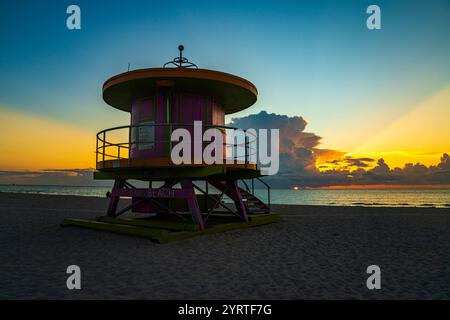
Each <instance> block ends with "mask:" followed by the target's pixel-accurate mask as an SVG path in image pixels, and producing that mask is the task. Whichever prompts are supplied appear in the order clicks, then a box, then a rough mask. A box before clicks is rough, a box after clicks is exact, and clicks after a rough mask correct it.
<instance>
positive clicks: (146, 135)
mask: <svg viewBox="0 0 450 320" xmlns="http://www.w3.org/2000/svg"><path fill="white" fill-rule="evenodd" d="M178 49H179V56H178V57H176V58H175V59H173V60H172V61H170V62H168V63H166V64H164V66H163V67H162V68H149V69H139V70H132V71H127V72H125V73H121V74H118V75H116V76H113V77H111V78H110V79H108V80H107V81H106V82H105V83H104V85H103V99H104V101H105V102H106V103H107V104H108V105H110V106H111V107H113V108H116V109H119V110H122V111H124V112H128V113H130V116H131V123H130V125H125V126H120V127H115V128H110V129H105V130H102V131H100V132H99V133H98V134H97V146H96V169H97V170H96V171H95V172H94V179H103V180H104V179H109V180H114V186H113V188H112V191H111V192H109V193H108V194H107V196H108V197H109V206H108V208H107V212H106V216H104V217H99V218H97V221H96V222H97V223H87V222H86V221H81V220H78V219H68V220H66V221H65V225H78V226H84V227H90V228H95V229H104V230H108V228H109V229H117V228H119V229H120V226H123V225H127V226H128V227H129V226H134V227H141V228H142V227H149V228H153V229H155V228H156V229H158V228H160V229H164V228H166V229H168V230H172V231H187V230H190V231H199V232H204V231H205V230H208V229H211V228H214V227H216V228H217V226H218V225H222V226H223V225H227V226H230V223H231V224H233V223H236V222H239V221H240V224H238V225H239V226H251V225H256V224H261V223H268V222H273V221H277V220H279V216H278V215H275V214H271V212H270V187H269V186H268V185H267V184H266V183H265V182H264V181H263V180H262V179H261V176H262V174H261V171H260V169H259V168H258V165H257V163H256V161H251V155H252V153H253V152H256V151H255V150H254V148H252V145H253V144H252V141H251V140H252V139H251V138H250V139H249V137H252V136H251V135H248V134H247V135H246V137H247V138H246V139H245V140H244V143H243V144H242V143H241V144H239V143H238V142H233V145H231V148H234V149H235V150H238V149H241V150H242V149H243V150H244V152H243V155H242V152H241V153H239V152H235V155H236V158H235V159H234V160H235V161H233V162H232V163H223V164H212V165H208V164H206V163H203V162H202V163H195V164H174V163H173V162H172V160H171V150H172V147H173V145H174V144H175V142H173V141H171V134H172V132H173V131H174V130H176V129H178V128H184V129H187V130H188V131H189V132H191V133H193V131H194V130H195V128H194V121H202V125H203V129H202V130H206V129H208V128H216V129H219V130H221V131H222V132H224V134H225V132H226V130H240V129H237V128H230V127H227V126H225V115H226V114H231V113H235V112H238V111H241V110H244V109H246V108H248V107H250V106H251V105H253V104H254V103H255V101H256V99H257V89H256V87H255V86H254V85H253V84H252V83H251V82H249V81H247V80H245V79H243V78H240V77H238V76H235V75H232V74H228V73H224V72H219V71H213V70H207V69H200V68H198V67H197V66H196V65H195V64H194V63H192V62H190V61H189V60H188V59H186V58H185V57H183V49H184V48H183V46H182V45H180V46H179V47H178ZM240 131H241V132H244V133H245V131H242V130H240ZM228 132H229V131H228ZM256 138H257V137H256V136H255V137H254V139H256ZM224 141H225V140H224ZM202 146H203V147H204V143H203V142H202ZM226 147H230V145H226V143H224V148H226ZM224 162H225V161H224ZM130 180H139V181H144V182H145V184H146V187H145V188H142V187H137V186H136V185H135V184H133V183H132V182H130ZM255 183H259V184H260V187H261V186H262V187H264V188H266V189H267V194H266V195H267V197H266V202H264V201H263V200H261V199H260V198H258V197H257V196H256V195H255ZM141 184H142V183H141ZM213 191H215V192H213ZM224 197H226V198H227V200H228V203H226V202H225V201H224ZM121 199H131V201H129V200H126V201H127V203H128V204H127V205H126V206H125V207H122V208H120V209H119V207H120V203H121ZM129 211H131V212H133V213H139V214H143V215H144V217H143V218H140V219H123V218H122V219H119V218H118V216H119V215H121V214H123V213H125V212H129ZM213 217H214V218H213ZM231 218H233V219H234V220H232V219H231ZM180 223H181V224H180ZM105 224H107V225H108V226H106V225H105ZM174 226H175V227H174ZM148 230H149V229H147V231H148ZM111 231H117V232H122V231H123V230H122V231H121V230H111ZM125 233H127V232H125ZM137 234H139V232H137ZM178 235H180V234H178ZM179 238H181V237H179Z"/></svg>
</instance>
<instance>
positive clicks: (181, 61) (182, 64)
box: [163, 44, 198, 69]
mask: <svg viewBox="0 0 450 320" xmlns="http://www.w3.org/2000/svg"><path fill="white" fill-rule="evenodd" d="M178 50H179V51H180V55H179V56H178V57H176V58H174V59H173V60H172V61H169V62H166V63H165V64H164V65H163V68H166V66H167V65H174V66H175V67H177V68H197V69H198V67H197V65H196V64H195V63H192V62H189V60H188V59H187V58H185V57H183V50H184V46H183V45H182V44H180V45H179V46H178Z"/></svg>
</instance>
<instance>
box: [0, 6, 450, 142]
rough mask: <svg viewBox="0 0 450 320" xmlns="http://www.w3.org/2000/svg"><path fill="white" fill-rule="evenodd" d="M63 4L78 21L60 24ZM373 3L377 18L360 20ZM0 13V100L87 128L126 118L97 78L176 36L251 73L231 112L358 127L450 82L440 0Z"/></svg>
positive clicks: (209, 58) (368, 126) (369, 126)
mask: <svg viewBox="0 0 450 320" xmlns="http://www.w3.org/2000/svg"><path fill="white" fill-rule="evenodd" d="M69 4H77V5H79V6H80V7H81V11H82V30H76V31H70V30H68V29H67V28H66V26H65V23H66V18H67V14H66V8H67V6H68V5H69ZM370 4H377V5H379V6H380V7H381V11H382V29H381V30H375V31H370V30H368V29H367V28H366V19H367V16H368V15H367V14H366V8H367V6H368V5H370ZM0 14H1V22H0V24H1V25H0V38H1V43H2V53H1V59H0V73H1V75H2V77H0V110H14V111H18V112H23V113H26V114H31V115H36V116H39V117H44V118H49V119H53V120H57V121H60V122H61V123H70V124H72V125H75V126H79V127H83V128H88V129H89V130H93V131H96V130H100V129H102V128H105V127H109V126H114V125H120V124H126V123H127V122H128V116H127V115H126V114H124V113H122V112H120V111H116V110H114V109H112V108H108V107H107V106H106V104H105V103H104V102H103V101H102V99H101V87H102V84H103V82H104V81H105V80H106V79H107V78H109V77H110V76H112V75H114V74H117V73H120V72H123V71H126V69H127V65H128V63H130V64H131V68H132V69H136V68H144V67H159V66H162V64H163V63H164V62H166V61H168V60H171V59H172V58H173V57H174V56H176V55H177V51H176V47H177V45H178V44H180V43H182V44H184V45H185V47H186V50H185V55H186V56H187V57H188V58H189V59H190V60H192V61H193V62H195V63H197V64H198V65H199V66H200V67H202V68H210V69H216V70H221V71H225V72H230V73H234V74H237V75H240V76H243V77H245V78H247V79H249V80H250V81H252V82H253V83H255V85H256V86H257V87H258V89H259V99H258V102H257V103H256V104H255V105H254V106H253V107H251V108H250V109H248V110H246V111H244V112H241V113H240V114H237V116H244V115H247V114H249V113H256V112H259V111H261V110H267V111H268V112H276V113H281V114H287V115H290V116H293V115H301V116H303V117H305V118H306V119H307V121H308V123H309V126H308V129H309V130H312V131H314V132H317V133H318V134H320V135H322V136H325V137H331V136H333V135H334V134H336V130H337V131H339V130H340V129H339V128H341V127H350V128H352V127H355V128H358V125H359V124H362V123H363V124H364V125H363V127H364V128H363V129H364V130H361V131H362V132H360V133H359V134H360V135H361V137H362V138H364V132H365V131H368V132H369V131H371V130H372V131H376V130H380V129H381V128H382V127H383V126H385V125H386V124H387V123H390V122H393V121H395V120H396V119H397V118H399V117H401V116H402V115H403V114H404V113H407V112H408V111H409V109H410V108H411V106H412V105H415V104H417V103H420V102H421V101H423V100H425V99H427V98H428V97H430V96H432V95H433V94H434V93H436V92H438V91H439V90H442V89H443V88H446V87H447V86H448V85H449V83H450V81H449V80H450V73H449V71H450V59H449V57H450V41H449V30H450V2H449V1H437V0H436V1H175V0H174V1H121V2H114V1H95V2H94V1H75V2H67V1H14V2H10V3H6V2H2V3H1V4H0ZM367 119H370V121H367ZM325 141H326V140H325ZM335 147H339V146H335Z"/></svg>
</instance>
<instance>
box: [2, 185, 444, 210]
mask: <svg viewBox="0 0 450 320" xmlns="http://www.w3.org/2000/svg"><path fill="white" fill-rule="evenodd" d="M210 188H211V187H210ZM210 190H211V189H210ZM108 191H111V188H109V187H92V186H89V187H77V186H25V185H0V192H13V193H33V194H54V195H74V196H89V197H105V195H106V192H108ZM255 194H256V196H258V197H260V198H261V199H262V200H263V201H265V202H267V201H268V196H269V195H268V193H267V189H255ZM270 201H271V203H272V204H299V205H331V206H374V207H439V208H450V189H445V188H442V189H435V188H432V189H431V188H430V189H423V188H420V189H413V188H404V189H350V190H348V189H340V190H335V189H334V190H330V189H313V190H311V189H307V190H304V189H300V190H291V189H271V190H270Z"/></svg>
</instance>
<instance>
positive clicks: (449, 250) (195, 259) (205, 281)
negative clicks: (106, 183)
mask: <svg viewBox="0 0 450 320" xmlns="http://www.w3.org/2000/svg"><path fill="white" fill-rule="evenodd" d="M107 200H108V199H106V198H105V199H101V198H96V197H79V196H55V195H37V194H15V193H10V194H7V193H0V203H1V204H0V214H1V219H2V224H0V259H1V261H2V264H1V265H0V283H1V286H0V298H3V299H188V298H189V299H240V300H245V299H450V286H449V285H448V284H449V283H450V209H446V208H442V209H441V208H395V207H394V208H385V207H383V208H377V207H338V206H311V205H309V206H299V205H273V211H275V212H277V213H280V214H282V215H283V217H284V221H282V222H279V223H274V224H270V225H265V226H260V227H255V228H249V229H244V230H235V231H229V232H224V233H220V234H214V235H205V236H200V237H197V238H192V239H187V240H183V241H177V242H172V243H168V244H164V245H160V244H155V243H152V242H151V241H149V240H148V239H144V238H137V237H129V236H124V235H117V234H113V233H107V232H100V231H94V230H87V229H79V228H61V227H60V226H59V224H60V223H61V222H62V220H63V219H64V218H82V219H92V218H95V217H96V216H98V215H102V214H103V213H104V212H105V210H106V205H107ZM72 264H76V265H78V266H80V268H81V270H82V271H81V272H82V289H81V290H78V291H75V290H73V291H71V290H67V288H66V279H67V274H66V268H67V266H68V265H72ZM374 264H375V265H379V266H380V268H381V274H382V288H381V290H368V289H367V287H366V279H367V277H368V275H367V273H366V269H367V266H369V265H374Z"/></svg>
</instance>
